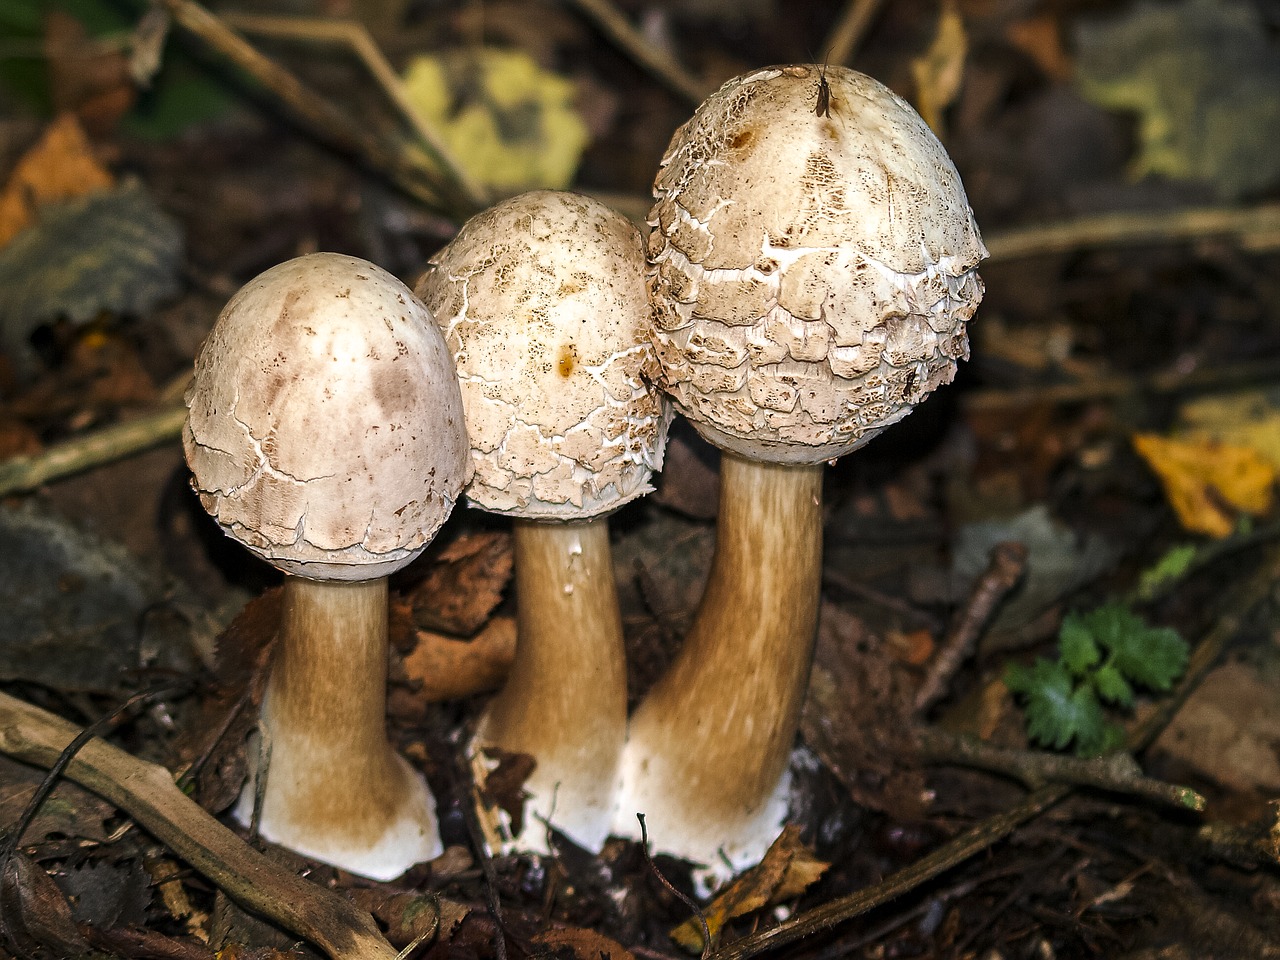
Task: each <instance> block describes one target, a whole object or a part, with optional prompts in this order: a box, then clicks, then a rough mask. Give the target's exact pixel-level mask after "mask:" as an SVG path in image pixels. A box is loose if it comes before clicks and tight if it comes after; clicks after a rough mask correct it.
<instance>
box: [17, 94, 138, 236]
mask: <svg viewBox="0 0 1280 960" xmlns="http://www.w3.org/2000/svg"><path fill="white" fill-rule="evenodd" d="M114 183H115V181H114V179H113V178H112V176H111V174H110V173H108V172H107V170H106V168H104V167H103V166H102V164H100V163H99V162H98V160H97V158H95V157H94V155H93V149H92V148H91V147H90V145H89V138H88V137H87V136H85V132H84V129H83V128H82V127H81V126H80V122H79V121H78V120H77V119H76V117H75V114H73V113H64V114H62V115H60V116H59V117H57V118H56V119H55V120H53V122H51V123H50V124H49V126H48V127H46V128H45V131H44V135H43V136H42V137H41V138H40V140H39V141H38V142H37V143H36V144H35V146H33V147H32V148H31V149H30V150H28V151H27V152H26V153H25V154H23V156H22V158H21V159H20V160H19V161H18V163H17V166H15V167H14V170H13V173H12V174H10V176H9V182H8V183H7V184H5V188H4V192H3V193H0V247H3V246H4V245H5V244H7V243H8V242H9V241H10V240H11V239H13V238H14V237H15V236H16V235H17V234H18V233H20V232H21V231H22V230H24V229H26V228H27V227H28V226H29V225H30V224H31V222H32V220H33V219H34V216H35V210H36V208H37V207H39V206H40V205H41V204H44V203H51V202H54V201H57V200H67V199H70V198H71V197H79V196H83V195H84V194H86V193H92V192H93V191H95V190H106V189H108V188H110V187H111V186H112V185H113V184H114Z"/></svg>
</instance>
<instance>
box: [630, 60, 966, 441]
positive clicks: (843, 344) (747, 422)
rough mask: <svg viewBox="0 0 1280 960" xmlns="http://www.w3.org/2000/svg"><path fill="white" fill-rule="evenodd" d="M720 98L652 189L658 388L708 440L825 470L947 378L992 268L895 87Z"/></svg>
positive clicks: (865, 81)
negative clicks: (825, 97)
mask: <svg viewBox="0 0 1280 960" xmlns="http://www.w3.org/2000/svg"><path fill="white" fill-rule="evenodd" d="M825 70H826V73H825V77H826V82H827V84H828V85H829V87H830V101H829V102H830V107H829V112H828V113H827V114H826V115H825V116H819V115H818V114H817V110H816V107H817V100H818V92H819V84H820V82H821V80H820V72H819V68H818V67H816V66H813V65H799V66H784V67H772V68H769V69H766V70H760V71H758V72H756V73H752V74H748V75H744V76H741V77H737V78H735V79H733V80H730V81H729V82H728V83H726V84H725V85H724V86H723V87H721V88H720V89H719V90H718V91H717V92H716V93H714V94H712V95H711V96H710V97H708V98H707V100H706V101H705V102H704V103H703V104H702V105H701V106H700V107H699V108H698V110H697V112H696V113H695V114H694V116H693V118H692V119H690V120H689V121H688V122H687V123H686V124H685V125H684V126H683V127H681V128H680V129H679V130H677V131H676V133H675V136H674V137H673V138H672V141H671V144H670V146H669V147H668V148H667V153H666V156H665V157H664V158H663V160H662V166H661V168H660V169H659V172H658V177H657V180H656V181H655V183H654V196H655V197H656V203H655V204H654V207H653V211H652V213H651V214H650V218H649V223H650V225H651V227H652V228H653V229H652V232H651V234H650V238H649V258H650V261H651V274H650V286H651V290H652V294H653V298H654V308H655V323H656V327H655V333H654V336H655V339H656V343H657V347H658V353H659V357H660V359H661V361H662V368H663V371H662V379H663V386H664V387H665V389H667V390H668V392H670V393H671V395H672V397H673V398H674V400H675V403H676V406H677V408H678V409H679V410H680V412H682V413H684V414H685V415H686V416H687V417H688V418H689V419H690V420H691V421H693V423H694V425H695V427H697V429H698V430H699V432H701V433H702V434H703V435H704V436H705V437H706V438H707V439H709V440H710V441H711V442H712V443H715V444H716V445H717V446H720V447H722V448H725V449H728V450H731V451H734V452H736V453H738V454H740V455H742V456H746V457H750V458H753V459H761V460H767V461H772V462H778V463H820V462H822V461H823V460H831V459H834V458H836V457H839V456H842V455H844V454H846V453H848V452H850V451H851V450H854V449H856V448H857V447H860V446H862V445H863V444H864V443H866V442H867V441H868V440H870V439H871V438H872V437H874V436H875V435H876V434H878V433H879V432H880V431H881V430H883V429H884V428H885V427H887V426H889V425H891V424H893V423H896V422H897V421H898V420H900V419H902V418H903V417H905V416H906V415H907V414H908V413H910V412H911V409H912V408H913V406H914V405H915V404H916V403H918V402H919V401H920V400H921V399H922V398H923V397H925V396H926V395H927V394H929V393H930V392H931V391H932V390H934V389H935V388H936V387H938V386H940V385H941V384H943V383H948V382H950V380H951V379H952V377H953V376H954V375H955V369H956V362H957V361H958V360H960V359H967V357H968V355H969V345H968V338H967V336H966V333H965V324H966V322H967V321H968V320H969V318H970V317H971V316H972V315H973V312H974V310H975V309H976V308H977V305H978V301H979V300H981V298H982V291H983V287H982V281H981V280H980V279H979V278H978V275H977V272H976V267H977V265H978V262H979V261H980V260H981V259H982V258H983V257H985V256H986V254H987V251H986V248H985V247H984V246H983V244H982V238H981V236H980V235H979V233H978V227H977V224H976V223H975V222H974V219H973V211H972V210H971V209H970V208H969V203H968V200H967V199H966V197H965V193H964V187H963V186H962V185H961V183H960V177H959V174H957V173H956V169H955V166H954V165H953V164H952V163H951V160H950V158H949V157H948V156H947V154H946V151H945V150H944V149H943V147H942V145H941V144H940V143H939V142H938V139H937V137H935V136H934V135H933V132H932V131H931V130H930V129H929V128H928V126H927V125H926V124H925V123H924V121H923V120H921V119H920V117H919V116H918V115H917V114H916V113H915V111H914V110H912V109H911V107H910V106H909V105H908V104H907V103H906V102H905V101H904V100H902V99H901V98H900V97H898V96H897V95H895V94H894V93H893V92H892V91H890V90H889V89H888V88H887V87H885V86H883V85H882V84H880V83H877V82H876V81H875V80H872V79H871V78H870V77H867V76H864V75H863V74H860V73H857V72H855V71H853V70H848V69H845V68H842V67H835V66H832V67H827V68H825Z"/></svg>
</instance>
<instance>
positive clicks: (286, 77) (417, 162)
mask: <svg viewBox="0 0 1280 960" xmlns="http://www.w3.org/2000/svg"><path fill="white" fill-rule="evenodd" d="M156 2H158V3H160V4H162V5H163V6H164V8H165V9H166V10H168V11H169V13H170V14H171V15H172V16H173V20H174V23H176V24H177V25H178V26H180V27H182V29H183V30H185V31H187V32H188V33H190V34H191V35H192V36H194V37H195V38H196V39H197V40H199V41H200V42H201V43H202V44H203V45H204V46H206V47H208V48H209V49H210V50H211V51H213V52H214V53H216V54H218V55H219V56H221V57H223V58H225V59H226V60H228V61H229V62H230V63H231V64H233V65H234V66H235V67H237V68H238V69H240V70H243V71H244V72H245V73H247V74H248V75H249V76H250V77H252V78H253V79H254V80H255V81H256V82H257V83H258V84H260V85H261V86H262V87H263V88H264V89H266V90H267V91H268V92H269V93H270V94H271V95H272V96H273V97H274V98H275V99H276V101H277V102H278V103H279V104H280V106H281V107H282V108H283V109H284V110H285V111H286V112H287V113H288V115H289V116H290V117H292V119H293V120H294V122H296V123H298V124H299V125H301V126H303V127H304V128H305V129H307V130H309V131H310V132H311V135H312V136H314V137H316V138H317V139H318V140H321V141H323V142H325V143H328V144H329V145H331V146H333V147H335V148H336V149H338V150H340V151H342V152H343V153H347V154H350V155H352V156H355V157H357V158H359V159H360V160H361V161H362V162H363V163H365V164H367V165H368V166H369V167H371V168H372V169H374V170H377V171H380V172H381V173H382V175H383V176H385V177H387V179H389V180H390V181H391V182H392V183H394V184H395V185H396V186H397V187H399V188H400V189H401V190H403V191H404V192H405V193H407V194H408V195H409V196H411V197H413V198H414V199H416V200H418V201H419V202H421V203H423V204H424V205H426V206H427V207H429V208H431V209H433V210H437V211H440V212H442V213H445V214H447V215H449V216H452V217H454V218H459V219H465V218H466V217H467V216H470V215H471V214H472V213H474V212H475V209H476V208H475V207H474V205H473V204H471V203H470V202H469V201H468V200H467V198H466V196H465V194H464V193H463V191H461V190H460V189H459V187H458V185H457V184H456V183H453V182H451V181H447V180H446V179H445V178H444V177H442V176H441V175H440V172H439V171H438V170H436V169H435V168H433V167H432V166H430V165H429V164H428V163H427V162H426V157H425V156H422V155H419V154H417V153H415V152H414V151H411V150H405V149H404V148H403V147H402V146H401V145H400V144H396V143H388V142H386V141H384V140H382V139H380V138H378V137H375V136H373V135H371V134H370V133H368V132H367V131H366V130H365V129H364V128H363V127H361V126H360V125H359V124H358V123H356V122H355V121H354V120H352V119H351V118H350V117H349V116H347V114H346V113H344V112H343V111H342V110H339V109H338V108H337V107H335V106H334V105H333V104H331V103H330V102H329V101H328V100H326V99H324V97H322V96H320V95H319V94H318V93H316V92H315V91H314V90H312V89H311V88H310V87H308V86H306V85H305V84H304V83H303V82H302V81H301V80H299V79H298V78H297V77H296V76H294V75H293V74H292V73H291V72H289V71H288V70H286V69H285V68H284V67H282V66H281V65H280V64H278V63H276V62H275V61H274V60H271V59H270V58H269V57H267V56H265V55H264V54H262V53H261V52H260V51H259V50H258V49H257V48H255V47H254V46H253V45H252V44H250V43H249V42H248V41H247V40H245V39H244V38H243V37H241V36H240V35H239V34H237V33H236V32H235V31H233V30H232V29H231V28H230V27H228V26H227V25H226V24H225V23H223V22H222V20H221V19H219V18H218V17H217V16H216V15H214V14H213V13H211V12H210V11H209V10H207V9H205V8H204V7H203V6H201V5H200V4H199V3H197V2H196V0H156Z"/></svg>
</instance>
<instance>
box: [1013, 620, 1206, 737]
mask: <svg viewBox="0 0 1280 960" xmlns="http://www.w3.org/2000/svg"><path fill="white" fill-rule="evenodd" d="M1058 650H1059V654H1058V659H1057V660H1056V661H1054V660H1047V659H1045V658H1044V657H1038V658H1037V659H1036V662H1035V664H1034V665H1032V666H1030V667H1028V666H1025V665H1023V664H1017V663H1011V664H1009V666H1008V667H1006V668H1005V674H1004V682H1005V686H1007V687H1008V688H1009V689H1010V690H1011V691H1013V692H1014V693H1015V694H1018V695H1019V696H1020V697H1021V698H1022V700H1023V701H1024V703H1025V705H1026V713H1027V733H1028V734H1029V735H1030V737H1031V739H1032V740H1035V741H1036V742H1038V743H1040V744H1042V745H1044V746H1046V747H1050V748H1052V749H1054V750H1064V749H1066V748H1067V747H1068V746H1070V745H1071V744H1072V743H1073V742H1074V745H1075V751H1076V753H1077V754H1079V755H1080V756H1096V755H1098V754H1101V753H1106V752H1108V751H1110V750H1114V749H1116V748H1117V747H1119V746H1121V745H1122V743H1123V740H1124V731H1123V730H1122V729H1121V727H1120V726H1119V724H1116V723H1113V722H1111V721H1110V720H1108V719H1107V717H1106V714H1105V713H1104V712H1103V704H1107V705H1109V706H1113V707H1124V708H1128V707H1131V706H1132V705H1133V696H1134V688H1135V687H1141V688H1144V689H1147V690H1153V691H1156V692H1163V691H1166V690H1168V689H1169V688H1170V687H1171V686H1173V683H1174V681H1175V680H1177V679H1178V678H1179V677H1180V676H1182V673H1183V671H1184V670H1186V668H1187V653H1188V647H1187V642H1186V641H1185V640H1183V639H1182V637H1181V636H1180V635H1179V634H1178V632H1177V631H1176V630H1171V629H1169V628H1168V627H1150V626H1147V624H1146V623H1145V622H1144V621H1143V620H1142V618H1141V617H1139V616H1137V615H1136V614H1135V613H1134V612H1133V611H1132V610H1130V609H1129V608H1128V607H1125V606H1122V605H1120V604H1107V605H1105V606H1102V607H1099V608H1098V609H1096V610H1093V611H1091V612H1089V613H1084V614H1081V613H1073V614H1071V615H1069V616H1068V617H1067V618H1066V619H1065V620H1064V621H1063V622H1062V629H1061V630H1060V631H1059V632H1058Z"/></svg>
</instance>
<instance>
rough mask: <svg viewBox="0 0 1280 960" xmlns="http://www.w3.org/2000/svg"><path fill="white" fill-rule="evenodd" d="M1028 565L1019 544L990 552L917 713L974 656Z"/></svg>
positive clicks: (919, 696) (920, 693) (922, 690)
mask: <svg viewBox="0 0 1280 960" xmlns="http://www.w3.org/2000/svg"><path fill="white" fill-rule="evenodd" d="M1026 565H1027V548H1026V547H1025V546H1024V545H1023V544H1021V543H1016V542H1007V543H998V544H996V545H995V546H994V547H992V549H991V560H990V561H989V563H988V565H987V569H986V570H985V571H984V572H983V574H982V576H981V577H979V578H978V582H977V584H975V585H974V588H973V591H972V593H971V595H970V597H969V602H968V604H967V605H966V606H965V609H964V611H963V613H962V614H961V616H960V617H959V618H958V619H957V621H956V623H955V625H954V626H953V627H952V628H951V631H950V632H949V633H948V634H947V638H946V640H945V641H943V644H942V649H941V650H939V651H938V655H937V656H936V657H934V659H933V663H932V664H930V665H929V672H928V673H926V674H925V678H924V680H923V681H922V682H921V684H920V687H919V689H918V690H916V699H915V704H914V707H915V712H916V713H917V714H922V713H924V712H925V711H926V710H928V709H929V707H931V706H932V705H933V703H934V701H935V700H937V699H938V698H939V697H941V696H942V694H943V693H944V691H945V690H946V687H947V684H949V683H950V682H951V679H952V678H953V677H954V676H955V675H956V672H957V671H958V670H959V669H960V667H961V665H962V664H963V663H964V662H965V660H967V659H968V658H969V656H970V655H971V654H972V653H973V648H974V646H975V645H976V644H977V642H978V637H979V635H980V634H981V633H982V628H983V627H985V626H986V624H987V621H988V620H990V619H991V615H992V614H993V613H995V611H996V608H997V607H998V606H1000V601H1001V600H1003V599H1004V598H1005V596H1006V595H1007V594H1008V593H1009V591H1010V590H1012V589H1013V588H1014V587H1015V586H1017V585H1018V581H1019V580H1021V579H1022V571H1023V570H1024V569H1025V568H1026Z"/></svg>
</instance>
